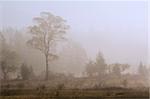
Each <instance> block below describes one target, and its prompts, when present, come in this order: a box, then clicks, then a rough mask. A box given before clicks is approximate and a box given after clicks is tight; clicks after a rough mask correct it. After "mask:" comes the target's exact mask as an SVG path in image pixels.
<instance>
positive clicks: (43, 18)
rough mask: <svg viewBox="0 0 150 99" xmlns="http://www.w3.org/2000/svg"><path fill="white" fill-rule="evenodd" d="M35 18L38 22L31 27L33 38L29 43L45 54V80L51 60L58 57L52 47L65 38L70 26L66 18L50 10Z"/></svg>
mask: <svg viewBox="0 0 150 99" xmlns="http://www.w3.org/2000/svg"><path fill="white" fill-rule="evenodd" d="M33 20H34V21H35V22H36V23H35V24H34V25H33V26H30V27H29V31H30V34H31V35H32V39H30V40H29V41H28V42H27V43H28V44H30V45H31V46H32V47H34V48H36V49H38V50H40V51H41V52H42V53H43V54H44V56H45V61H46V75H45V80H48V72H49V69H48V65H49V60H53V59H55V58H56V57H57V56H56V55H54V53H53V51H52V49H53V48H54V47H55V45H56V42H57V41H59V40H62V39H65V38H64V34H65V33H66V31H67V29H68V27H69V26H68V25H66V21H65V20H64V19H62V18H61V17H59V16H55V15H53V14H51V13H49V12H42V13H41V14H40V16H39V17H35V18H34V19H33Z"/></svg>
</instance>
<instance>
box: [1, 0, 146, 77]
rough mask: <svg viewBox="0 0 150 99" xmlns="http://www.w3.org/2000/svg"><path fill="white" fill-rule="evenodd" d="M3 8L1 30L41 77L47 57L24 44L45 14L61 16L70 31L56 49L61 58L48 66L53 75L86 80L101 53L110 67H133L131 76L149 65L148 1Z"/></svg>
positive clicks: (16, 4)
mask: <svg viewBox="0 0 150 99" xmlns="http://www.w3.org/2000/svg"><path fill="white" fill-rule="evenodd" d="M0 4H1V5H0V13H1V15H0V28H1V29H2V30H3V29H4V30H5V29H6V33H3V35H4V36H5V37H6V39H7V40H8V42H10V43H12V45H14V46H13V49H14V50H17V52H18V53H19V54H20V56H21V57H22V62H27V63H28V64H29V65H31V66H33V68H34V69H35V71H36V72H37V73H41V72H43V71H44V70H45V68H43V65H45V59H44V56H43V55H42V53H41V52H40V51H39V50H36V49H33V48H30V47H28V46H27V45H26V42H27V41H28V40H29V39H30V38H31V36H30V35H29V33H28V32H29V31H28V27H29V26H31V25H33V24H34V23H35V22H34V21H33V18H34V17H37V16H39V15H40V13H41V12H50V13H52V14H54V15H57V16H60V17H62V18H63V19H65V20H66V21H67V24H68V25H69V26H70V28H69V29H68V31H67V34H66V35H65V36H66V37H67V40H66V41H62V42H60V43H58V45H57V48H55V52H54V53H57V54H58V56H59V59H58V60H54V61H52V62H51V63H50V66H49V67H50V70H52V71H55V72H62V73H73V74H75V75H78V76H79V75H83V72H84V71H85V67H86V64H87V63H88V61H90V60H92V61H95V58H96V56H97V53H98V52H101V53H102V54H103V56H104V59H105V61H106V63H107V64H113V63H122V64H129V65H130V68H129V70H128V72H132V73H135V72H136V71H137V69H138V65H139V64H140V62H142V63H143V64H145V65H147V63H148V31H147V21H148V16H147V15H148V14H147V10H148V9H147V8H148V7H147V2H143V1H136V2H135V1H122V2H119V1H106V2H105V1H94V2H91V1H87V2H84V1H72V2H71V1H70V2H69V1H64V2H61V1H44V2H41V1H37V2H34V1H27V2H25V1H22V2H21V1H13V2H11V1H1V2H0ZM7 29H8V30H7ZM16 31H17V32H16ZM60 64H61V66H59V65H60ZM70 64H71V65H70ZM73 64H74V65H73Z"/></svg>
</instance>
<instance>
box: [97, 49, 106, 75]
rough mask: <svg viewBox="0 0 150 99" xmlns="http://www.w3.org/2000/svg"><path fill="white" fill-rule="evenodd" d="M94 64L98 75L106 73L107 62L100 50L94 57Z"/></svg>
mask: <svg viewBox="0 0 150 99" xmlns="http://www.w3.org/2000/svg"><path fill="white" fill-rule="evenodd" d="M95 66H96V68H95V69H96V71H97V73H98V75H99V76H103V75H105V74H106V70H107V64H106V63H105V59H104V57H103V55H102V53H101V52H99V53H98V55H97V57H96V62H95Z"/></svg>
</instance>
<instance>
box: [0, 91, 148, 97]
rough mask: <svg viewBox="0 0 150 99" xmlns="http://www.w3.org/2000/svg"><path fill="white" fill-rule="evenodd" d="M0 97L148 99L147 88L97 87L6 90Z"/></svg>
mask: <svg viewBox="0 0 150 99" xmlns="http://www.w3.org/2000/svg"><path fill="white" fill-rule="evenodd" d="M5 92H7V95H6V94H5V95H1V96H0V99H149V92H148V90H132V89H125V90H124V89H99V90H93V89H88V90H85V89H84V90H79V89H76V90H71V89H63V90H40V91H37V90H29V89H26V90H21V89H16V90H14V89H13V90H6V91H5Z"/></svg>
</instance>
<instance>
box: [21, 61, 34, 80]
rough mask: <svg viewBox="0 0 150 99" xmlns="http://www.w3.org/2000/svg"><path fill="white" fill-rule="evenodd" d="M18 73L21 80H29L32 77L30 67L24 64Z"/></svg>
mask: <svg viewBox="0 0 150 99" xmlns="http://www.w3.org/2000/svg"><path fill="white" fill-rule="evenodd" d="M20 72H21V77H22V79H23V80H29V78H32V76H33V69H32V67H28V66H27V64H25V63H23V64H22V66H21V71H20Z"/></svg>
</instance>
